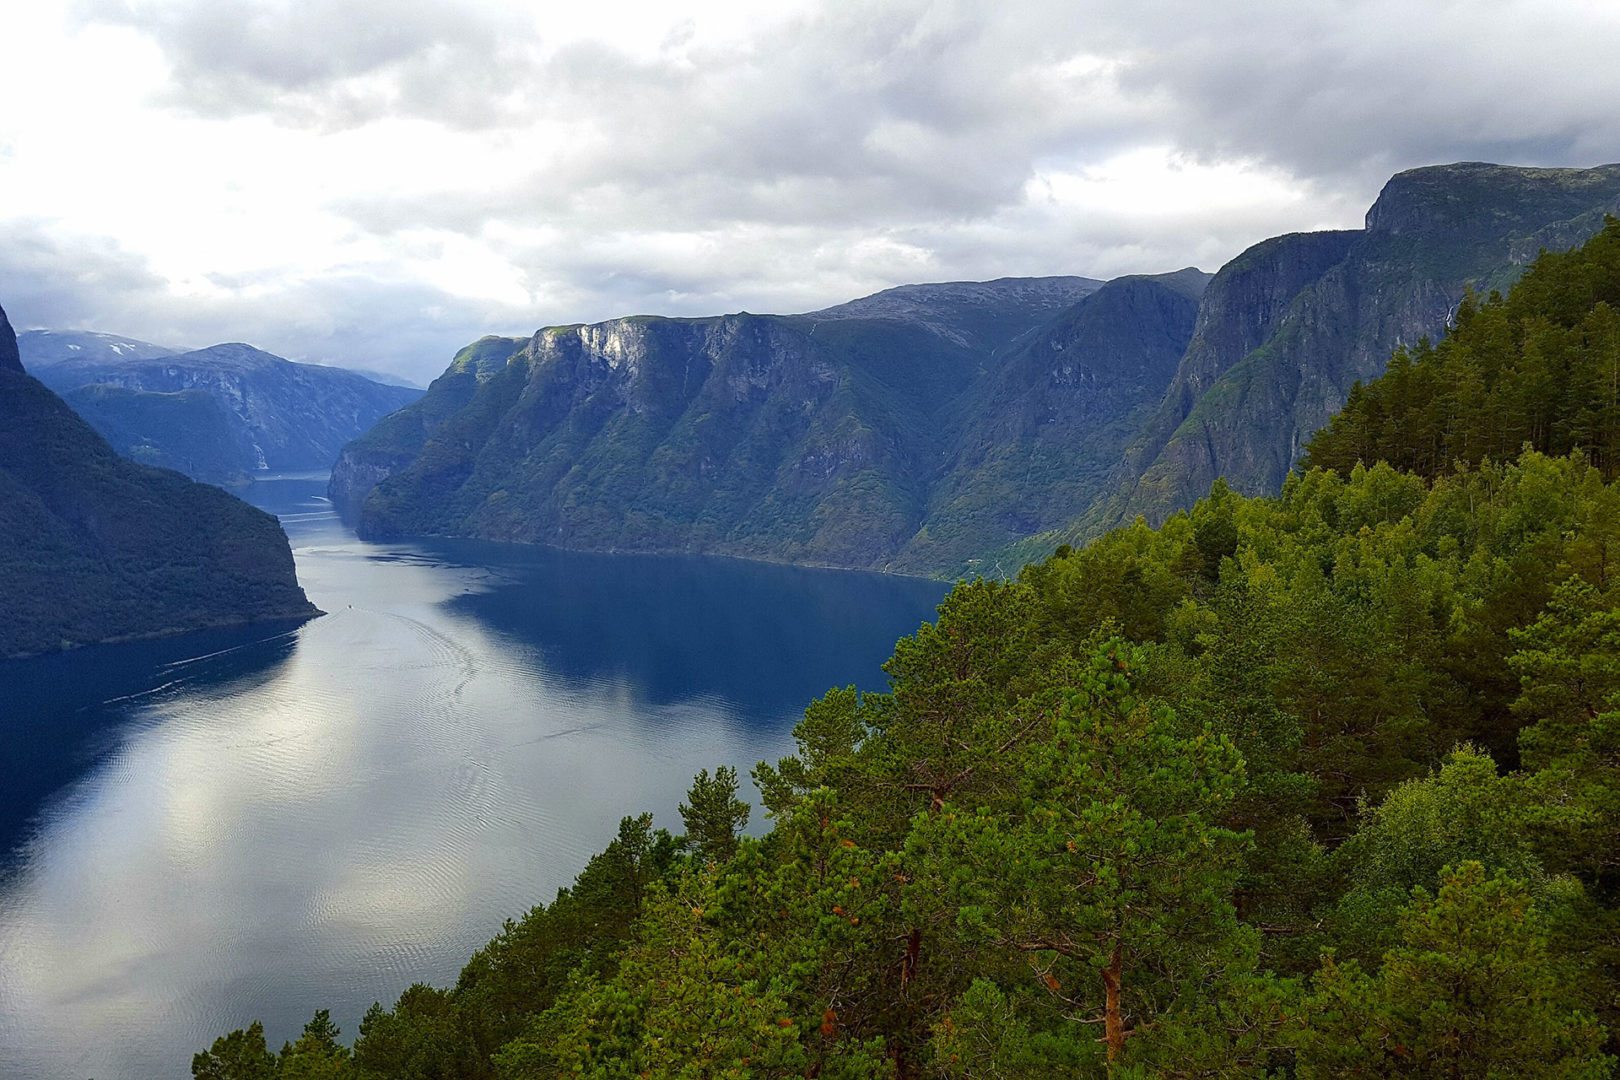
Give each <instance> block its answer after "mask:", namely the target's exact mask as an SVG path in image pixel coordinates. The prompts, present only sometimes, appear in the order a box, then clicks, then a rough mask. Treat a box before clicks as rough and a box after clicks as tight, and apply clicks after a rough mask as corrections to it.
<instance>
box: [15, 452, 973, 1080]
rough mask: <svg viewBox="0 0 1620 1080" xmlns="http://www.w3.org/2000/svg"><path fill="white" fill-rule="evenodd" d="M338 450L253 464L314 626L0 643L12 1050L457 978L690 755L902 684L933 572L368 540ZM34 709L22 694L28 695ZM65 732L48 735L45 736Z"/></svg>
mask: <svg viewBox="0 0 1620 1080" xmlns="http://www.w3.org/2000/svg"><path fill="white" fill-rule="evenodd" d="M320 487H321V482H320V479H319V478H301V479H289V480H284V481H280V482H275V483H269V484H262V485H260V486H259V487H258V489H257V490H256V491H255V493H254V494H255V499H256V501H259V502H260V503H261V504H262V505H266V506H267V507H268V508H270V509H272V510H274V511H276V512H277V513H279V514H281V515H282V516H283V520H284V522H285V523H286V526H287V529H288V532H289V535H290V536H291V537H292V539H293V542H294V546H295V549H296V555H297V558H298V565H299V574H300V578H301V580H302V581H303V582H304V584H305V587H306V589H307V590H308V591H309V593H310V595H311V598H312V599H313V600H314V601H315V602H316V603H317V604H318V605H320V606H321V607H322V608H324V609H325V610H326V611H328V612H329V613H330V614H329V615H327V616H326V617H324V618H321V619H318V620H316V621H314V622H311V623H308V624H306V625H305V626H303V627H302V628H300V629H299V630H297V631H296V633H293V634H280V635H276V634H273V633H271V634H265V635H263V636H261V637H258V638H255V637H254V636H253V634H251V633H250V634H239V635H236V636H235V637H234V639H233V638H232V637H231V636H229V635H227V636H226V637H225V638H223V639H222V638H220V637H219V636H212V637H209V638H206V639H205V638H197V639H188V640H187V641H185V642H166V643H160V644H157V645H151V646H129V647H122V648H120V649H110V650H95V651H87V652H83V653H76V654H71V655H69V656H65V657H55V658H49V659H46V660H41V661H31V662H28V663H25V664H17V665H6V666H4V667H0V701H5V702H6V703H7V706H8V711H7V714H6V720H5V722H4V724H3V725H0V739H3V740H4V742H3V743H0V750H5V751H8V752H9V754H8V756H11V755H16V756H14V757H11V760H10V761H8V763H7V764H6V765H5V766H3V768H4V769H5V770H6V771H5V772H4V773H0V775H3V776H4V778H5V783H6V786H5V788H4V789H0V790H3V792H4V795H3V797H0V811H3V816H0V835H3V836H5V837H6V838H7V849H8V850H10V851H11V852H12V854H11V856H10V869H9V871H7V872H6V877H5V878H4V881H3V884H0V1063H3V1069H0V1071H3V1072H4V1075H5V1076H7V1077H8V1078H10V1077H19V1078H31V1077H52V1078H55V1077H61V1076H96V1077H99V1078H101V1080H116V1078H121V1077H130V1078H136V1080H141V1078H146V1077H154V1078H155V1077H159V1076H176V1075H184V1074H185V1069H186V1063H187V1061H188V1060H189V1056H190V1054H191V1053H192V1052H193V1051H194V1050H195V1049H197V1048H199V1047H201V1046H203V1045H205V1044H206V1042H207V1041H208V1040H209V1039H211V1038H212V1037H213V1035H215V1034H217V1033H219V1032H221V1031H223V1030H226V1029H228V1028H231V1027H235V1026H239V1025H241V1024H243V1023H246V1022H247V1021H249V1020H251V1019H254V1018H256V1017H257V1018H262V1019H263V1020H264V1021H265V1023H266V1027H267V1029H268V1031H269V1034H270V1036H271V1038H272V1040H273V1041H274V1040H279V1039H282V1038H287V1037H290V1036H291V1035H292V1034H294V1033H295V1032H296V1030H297V1029H298V1027H299V1026H300V1025H301V1024H302V1022H303V1021H304V1020H305V1019H307V1014H308V1011H309V1010H310V1009H311V1008H314V1007H316V1006H325V1007H330V1008H332V1009H333V1012H334V1016H335V1018H336V1019H337V1020H338V1022H339V1023H340V1025H342V1026H343V1027H344V1028H345V1030H346V1031H349V1032H351V1033H352V1031H353V1029H354V1025H355V1023H356V1022H357V1021H358V1018H359V1015H360V1013H361V1012H362V1011H363V1010H364V1008H365V1007H366V1005H368V1004H369V1003H370V1002H371V1001H373V1000H375V999H379V998H381V999H384V1000H387V999H390V998H392V997H393V996H394V995H395V994H397V993H398V991H399V990H400V989H402V988H403V987H404V986H406V985H408V984H409V983H410V982H412V981H415V980H418V979H428V980H436V981H445V980H447V979H449V978H451V977H453V975H454V972H455V971H456V970H457V969H458V967H459V965H460V963H461V962H462V961H463V960H464V959H465V957H466V956H467V954H468V953H469V952H470V950H471V949H472V948H474V947H476V946H477V945H478V944H480V943H482V942H483V941H484V940H486V939H487V938H488V937H489V936H490V934H491V933H493V932H494V931H495V930H496V929H497V928H498V927H499V925H500V922H501V920H502V919H504V918H505V917H507V916H509V915H512V914H516V913H518V912H520V911H522V910H523V909H525V908H526V907H528V906H529V905H530V904H532V903H533V902H534V901H536V900H538V899H543V898H546V897H548V896H549V895H550V894H551V892H553V891H554V890H555V889H556V888H557V887H558V886H559V885H562V884H565V883H566V882H567V881H568V880H569V879H570V878H571V877H572V875H573V873H574V872H575V871H577V870H578V868H579V867H580V865H582V863H583V862H584V860H585V858H586V857H588V855H589V854H590V853H591V852H592V851H594V850H596V849H597V848H599V847H600V846H601V844H602V843H604V842H605V841H606V839H607V838H608V837H609V836H610V835H611V833H612V831H613V828H614V826H615V824H616V822H617V820H618V818H619V817H620V816H621V815H622V814H624V813H628V812H632V811H637V810H642V809H647V810H652V811H654V812H655V813H657V814H658V815H659V816H660V818H661V820H663V821H665V822H666V823H674V822H675V821H676V819H675V816H674V807H675V804H676V803H677V802H678V801H679V797H680V793H681V792H682V791H683V790H684V788H685V786H686V783H687V782H688V781H689V779H690V777H691V774H692V773H693V772H694V771H696V769H698V768H700V767H703V766H709V765H713V764H715V763H717V762H726V763H731V764H736V765H739V766H742V767H743V768H745V769H746V767H747V766H749V765H751V764H752V763H753V762H754V761H757V760H759V759H760V758H765V757H774V756H776V755H777V754H779V753H781V752H783V751H784V750H785V749H786V747H787V743H788V738H787V729H788V728H789V727H790V726H791V723H792V719H793V717H794V716H795V715H796V714H797V713H798V711H799V710H800V709H802V707H803V705H804V703H805V702H806V701H807V700H809V698H811V697H812V696H814V695H815V694H817V693H819V692H821V691H822V690H824V689H825V688H826V687H827V686H828V685H832V684H839V683H847V682H858V683H862V684H864V685H869V686H870V685H881V674H880V672H879V670H878V665H879V663H880V662H881V661H882V659H883V658H884V657H886V656H887V654H888V652H889V649H890V647H891V646H892V643H893V640H894V639H895V637H897V636H898V635H899V634H901V633H905V632H908V631H909V630H910V629H913V628H914V627H915V625H916V624H917V622H918V621H919V620H920V619H922V618H924V617H926V616H927V615H928V614H929V612H930V610H931V608H932V605H933V604H934V603H935V602H936V601H937V599H938V597H939V595H940V592H941V590H940V589H939V587H937V586H935V585H933V584H930V583H925V582H911V581H902V580H898V579H887V578H877V577H872V576H868V575H846V574H838V573H828V572H817V571H803V570H794V569H789V568H782V567H769V566H757V565H752V564H746V563H736V562H729V561H720V560H703V559H648V558H630V557H602V556H579V555H566V554H561V553H556V552H547V551H539V550H535V549H521V548H518V549H514V548H509V547H503V546H498V545H482V544H468V543H455V544H448V543H447V544H432V545H428V544H422V545H390V546H387V547H377V546H373V545H367V544H361V543H359V542H358V541H356V540H355V539H354V538H353V537H352V535H350V534H347V533H346V532H345V531H344V530H343V529H342V528H341V526H340V525H338V523H337V522H336V520H335V518H334V517H333V516H332V515H331V514H330V513H329V512H328V511H327V509H326V507H325V505H324V503H322V502H321V501H320V500H319V499H318V496H317V493H318V491H319V489H320ZM13 704H15V705H16V708H15V709H12V708H10V706H11V705H13ZM43 734H48V737H42V735H43Z"/></svg>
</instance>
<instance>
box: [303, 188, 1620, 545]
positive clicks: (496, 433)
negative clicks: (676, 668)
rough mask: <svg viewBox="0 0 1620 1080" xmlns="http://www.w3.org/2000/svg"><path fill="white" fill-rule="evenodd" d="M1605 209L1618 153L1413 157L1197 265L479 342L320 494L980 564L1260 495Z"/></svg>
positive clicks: (1615, 198) (894, 293) (361, 509)
mask: <svg viewBox="0 0 1620 1080" xmlns="http://www.w3.org/2000/svg"><path fill="white" fill-rule="evenodd" d="M1617 208H1620V166H1602V167H1598V168H1594V169H1531V168H1517V167H1511V166H1500V165H1487V164H1481V163H1463V164H1457V165H1447V166H1435V167H1431V168H1423V169H1414V170H1411V171H1408V172H1403V173H1400V174H1398V175H1396V176H1395V177H1393V178H1392V179H1391V180H1390V181H1389V182H1388V184H1387V185H1386V186H1385V188H1384V190H1383V192H1382V193H1381V194H1380V195H1379V197H1378V199H1377V201H1376V203H1375V204H1374V205H1373V207H1372V208H1371V209H1370V210H1369V212H1368V214H1367V219H1366V223H1365V227H1364V228H1362V229H1356V230H1340V231H1331V232H1319V233H1297V234H1290V235H1286V236H1279V237H1275V238H1272V239H1270V240H1266V241H1264V242H1262V243H1260V244H1257V245H1255V246H1254V247H1252V248H1250V249H1249V250H1247V251H1245V252H1243V253H1242V254H1241V255H1239V256H1238V257H1237V258H1235V259H1233V260H1232V261H1231V262H1230V263H1228V264H1227V265H1226V266H1224V267H1222V268H1221V270H1220V272H1219V273H1217V274H1216V275H1215V276H1214V278H1213V279H1210V278H1209V277H1208V276H1207V275H1204V274H1202V273H1200V272H1199V271H1196V270H1186V271H1181V272H1178V273H1177V274H1168V275H1158V276H1143V277H1130V278H1121V279H1118V280H1116V281H1112V282H1108V283H1106V284H1104V283H1099V282H1097V281H1095V280H1092V279H1088V278H1074V277H1070V278H1040V279H1002V280H999V281H991V282H951V283H944V284H938V285H909V286H902V287H899V288H895V289H890V290H887V291H885V292H881V293H877V294H875V295H873V296H869V297H865V298H863V299H860V300H855V301H852V302H850V303H847V304H842V305H839V306H837V307H833V308H828V309H825V310H823V311H818V312H812V313H809V314H806V315H798V316H766V315H749V314H746V313H744V314H739V315H733V316H723V317H715V318H711V319H684V320H682V319H659V318H652V317H641V318H634V319H618V320H611V321H609V322H606V323H600V324H596V325H594V326H571V327H552V328H548V329H546V330H543V331H541V332H540V333H539V334H537V335H536V336H535V338H534V339H533V340H531V341H530V342H529V343H528V344H526V345H524V346H522V347H521V348H519V347H518V346H517V345H516V344H515V343H512V342H510V341H505V340H502V341H494V342H492V341H488V340H486V342H482V343H480V344H479V345H478V346H475V347H473V348H474V352H475V353H476V354H477V355H476V358H473V357H470V356H469V354H467V353H463V354H462V356H461V357H458V360H457V362H456V364H454V365H452V368H451V371H449V372H447V373H446V376H445V377H444V378H443V379H441V380H440V381H439V382H436V383H435V384H434V387H433V388H430V390H429V393H428V395H427V397H426V398H424V399H423V401H422V402H420V403H418V405H417V406H415V407H414V411H413V409H407V410H405V411H404V412H402V413H401V414H400V415H399V417H398V418H397V422H396V423H394V424H391V425H389V426H388V427H387V428H386V430H383V429H379V432H378V433H377V434H376V436H375V437H374V436H370V435H368V436H367V437H365V438H362V439H360V440H358V441H356V442H355V443H354V444H352V445H351V446H350V447H349V448H347V449H346V450H345V453H344V456H343V458H342V459H341V460H340V462H339V466H338V470H337V473H336V474H335V478H334V484H333V495H334V499H335V500H336V501H338V502H339V504H340V505H342V506H344V507H345V508H346V510H347V511H348V512H349V513H350V514H352V515H353V516H355V517H357V519H358V521H359V526H360V528H361V530H362V532H363V533H365V534H366V535H373V536H397V535H403V534H409V533H432V534H448V535H475V536H484V537H492V538H498V539H507V540H518V541H525V542H543V543H552V544H558V545H561V546H566V547H584V548H598V549H611V550H619V549H627V550H651V551H668V550H679V551H710V552H718V553H726V554H733V555H743V556H750V557H756V558H768V559H783V560H788V561H795V562H808V563H827V564H831V565H838V566H858V567H869V568H876V569H885V570H896V571H905V572H917V573H961V572H970V573H971V572H989V573H997V572H1009V571H1011V570H1013V569H1015V568H1016V567H1017V566H1018V565H1020V564H1021V563H1023V562H1024V561H1027V560H1028V559H1029V558H1032V557H1035V556H1037V555H1039V554H1041V553H1042V551H1043V550H1050V549H1051V548H1052V547H1054V546H1056V544H1057V543H1058V542H1059V541H1061V540H1070V539H1084V538H1086V537H1089V536H1092V535H1096V534H1097V533H1099V532H1101V531H1103V530H1105V529H1107V528H1109V527H1111V526H1113V525H1115V524H1118V523H1120V522H1123V521H1128V520H1130V519H1131V518H1133V517H1135V516H1137V515H1138V514H1141V515H1145V516H1146V517H1147V518H1149V519H1150V520H1153V521H1158V520H1162V519H1163V518H1164V517H1166V516H1167V515H1168V514H1169V513H1171V512H1172V511H1174V510H1176V509H1179V508H1184V507H1186V506H1189V505H1191V503H1192V502H1193V501H1194V500H1195V499H1196V498H1198V497H1199V496H1200V495H1202V494H1203V493H1204V492H1206V491H1208V490H1209V487H1210V485H1211V483H1212V482H1213V481H1214V480H1215V479H1216V478H1217V477H1222V476H1224V477H1226V478H1227V479H1228V481H1229V483H1230V484H1231V486H1232V487H1234V488H1235V489H1237V490H1238V491H1241V492H1245V493H1263V492H1272V491H1276V490H1277V489H1278V488H1279V487H1280V486H1281V484H1282V481H1283V478H1284V477H1285V476H1286V475H1287V474H1288V472H1289V470H1290V469H1291V468H1292V467H1293V465H1294V463H1295V461H1296V460H1297V458H1298V456H1299V454H1300V452H1301V448H1302V447H1303V446H1304V445H1305V442H1306V440H1307V439H1308V438H1309V436H1310V435H1311V433H1312V432H1314V431H1316V430H1317V429H1318V428H1319V427H1321V426H1322V424H1323V423H1324V422H1325V421H1326V420H1327V418H1328V417H1330V416H1331V415H1332V414H1333V413H1334V412H1335V411H1337V410H1338V409H1339V408H1340V407H1341V406H1342V405H1343V404H1344V402H1345V400H1346V399H1347V397H1348V395H1349V393H1350V390H1351V387H1352V386H1354V385H1355V384H1356V383H1357V382H1358V381H1364V380H1366V379H1369V378H1371V377H1373V376H1376V375H1377V374H1378V373H1379V372H1381V371H1382V370H1383V368H1384V365H1385V362H1386V360H1387V358H1388V356H1389V355H1390V353H1391V352H1392V350H1394V349H1396V348H1397V347H1399V346H1402V345H1413V344H1415V343H1417V342H1418V341H1419V340H1421V339H1422V338H1424V337H1434V336H1437V335H1440V334H1442V333H1443V332H1444V331H1445V329H1446V327H1447V324H1448V321H1449V320H1450V319H1451V317H1452V315H1453V313H1454V312H1455V311H1456V310H1457V307H1458V304H1459V303H1460V302H1461V300H1462V298H1463V296H1464V295H1465V293H1466V292H1467V291H1468V290H1470V289H1473V290H1476V291H1479V292H1482V293H1488V292H1490V291H1492V290H1498V289H1502V288H1505V287H1507V286H1508V285H1510V284H1511V283H1512V282H1514V281H1515V280H1517V278H1518V277H1519V275H1520V274H1521V273H1522V272H1523V270H1524V268H1525V266H1526V265H1528V263H1529V262H1530V261H1531V260H1533V259H1534V258H1535V256H1536V253H1537V252H1538V251H1540V250H1542V249H1543V248H1547V249H1552V250H1562V249H1567V248H1569V247H1571V246H1574V245H1576V244H1578V243H1580V242H1581V241H1583V240H1585V239H1586V238H1588V237H1590V236H1591V235H1592V234H1593V233H1595V232H1596V231H1597V230H1598V229H1599V228H1600V227H1601V225H1602V223H1603V219H1604V215H1605V213H1607V212H1609V211H1611V210H1615V209H1617ZM373 488H374V489H375V490H374V491H373V490H372V489H373Z"/></svg>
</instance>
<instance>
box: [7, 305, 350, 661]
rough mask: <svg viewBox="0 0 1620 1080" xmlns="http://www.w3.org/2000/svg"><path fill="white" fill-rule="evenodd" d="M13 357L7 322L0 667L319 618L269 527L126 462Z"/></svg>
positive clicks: (210, 492) (238, 507)
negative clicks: (144, 640) (76, 651)
mask: <svg viewBox="0 0 1620 1080" xmlns="http://www.w3.org/2000/svg"><path fill="white" fill-rule="evenodd" d="M15 356H16V348H15V335H14V333H13V331H12V328H11V325H10V323H9V321H8V320H6V319H5V316H4V314H3V312H0V505H3V506H4V507H5V509H6V512H5V514H3V515H0V657H5V658H9V657H15V656H21V655H31V654H36V653H42V652H51V651H56V650H58V649H63V648H70V647H74V646H78V645H86V644H92V643H97V642H109V641H123V640H130V639H134V638H141V637H155V636H163V635H168V634H175V633H183V632H186V631H190V630H199V629H203V628H207V627H214V626H226V625H235V624H242V623H254V622H263V621H280V620H293V621H301V620H304V619H307V618H309V617H311V616H313V615H315V614H318V612H317V611H316V609H315V607H314V605H312V604H311V603H310V602H309V600H308V598H307V597H306V596H305V595H304V591H303V589H301V588H300V587H299V585H298V579H297V574H296V571H295V569H294V566H293V558H292V551H291V549H290V548H289V547H288V544H287V537H286V534H285V533H283V532H282V530H281V525H280V523H279V522H278V521H277V520H276V519H275V518H274V517H273V516H271V515H269V514H267V513H265V512H263V511H262V510H258V509H255V508H254V507H251V506H249V505H247V504H246V503H244V502H242V501H241V500H239V499H237V498H236V497H235V496H232V495H229V494H227V493H225V492H224V491H221V490H219V489H218V488H215V487H211V486H209V485H207V484H202V483H197V482H195V481H192V480H189V479H187V478H186V477H184V476H182V475H180V474H179V473H177V472H172V471H169V470H167V469H155V468H149V467H147V466H143V465H138V464H135V463H133V462H130V461H127V460H125V459H123V458H121V457H119V456H118V455H117V454H115V453H114V451H113V449H112V447H111V446H110V445H108V443H107V442H106V440H104V439H102V438H101V436H100V435H98V434H96V432H95V431H94V429H92V428H91V427H90V425H89V424H88V423H86V422H85V421H84V420H83V419H82V418H81V417H79V416H78V415H77V414H76V413H74V412H73V410H72V409H71V408H69V406H68V405H67V404H66V403H65V402H64V401H63V400H62V399H61V398H59V397H58V396H57V395H56V394H54V393H52V392H51V390H50V389H49V388H47V387H46V386H45V385H44V384H43V383H41V382H40V381H39V380H37V379H35V378H34V377H33V376H31V375H29V374H28V373H27V372H26V371H25V370H24V369H23V367H22V365H21V363H20V362H12V358H14V357H15Z"/></svg>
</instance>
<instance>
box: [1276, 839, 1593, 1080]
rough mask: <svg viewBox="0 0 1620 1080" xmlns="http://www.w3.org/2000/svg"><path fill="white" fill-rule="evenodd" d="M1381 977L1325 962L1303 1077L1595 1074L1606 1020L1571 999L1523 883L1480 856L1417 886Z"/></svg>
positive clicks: (1304, 1048)
mask: <svg viewBox="0 0 1620 1080" xmlns="http://www.w3.org/2000/svg"><path fill="white" fill-rule="evenodd" d="M1398 935H1399V944H1397V945H1396V946H1395V947H1394V948H1392V949H1391V950H1390V951H1389V952H1387V953H1386V954H1385V955H1384V961H1383V965H1382V967H1381V968H1380V970H1379V972H1378V974H1377V975H1376V976H1372V975H1367V974H1365V973H1363V972H1362V971H1361V970H1360V969H1359V968H1358V967H1357V966H1356V965H1355V964H1353V963H1346V964H1343V965H1341V964H1338V963H1335V962H1334V961H1332V960H1329V961H1327V962H1326V963H1325V964H1324V965H1323V967H1322V970H1321V972H1319V973H1318V975H1317V977H1316V980H1315V986H1314V992H1313V994H1312V996H1311V998H1310V999H1309V1001H1308V1004H1307V1008H1308V1013H1307V1021H1306V1024H1305V1025H1304V1033H1303V1036H1302V1040H1301V1047H1300V1069H1299V1075H1300V1076H1301V1078H1302V1080H1311V1078H1315V1077H1386V1076H1423V1077H1427V1076H1477V1077H1494V1078H1503V1080H1506V1078H1508V1077H1568V1078H1572V1080H1573V1078H1577V1077H1580V1078H1591V1080H1598V1078H1601V1077H1606V1076H1609V1075H1611V1070H1612V1068H1613V1066H1614V1059H1613V1058H1610V1057H1608V1056H1606V1055H1604V1054H1603V1053H1602V1052H1601V1050H1600V1047H1601V1045H1602V1042H1603V1032H1602V1029H1601V1028H1600V1027H1599V1026H1598V1025H1597V1023H1596V1021H1595V1020H1594V1019H1593V1018H1592V1017H1590V1016H1589V1015H1586V1014H1584V1013H1582V1012H1580V1011H1579V1010H1578V1009H1575V1008H1573V1007H1572V1002H1571V1001H1570V995H1569V993H1568V991H1567V990H1566V989H1565V987H1564V986H1563V985H1562V984H1561V981H1560V979H1559V977H1558V971H1557V968H1556V967H1555V965H1554V963H1553V960H1552V957H1551V956H1550V954H1549V950H1548V944H1547V934H1546V929H1545V924H1544V920H1543V918H1542V916H1541V914H1540V912H1539V911H1538V910H1537V908H1536V906H1535V904H1534V903H1533V901H1532V900H1531V898H1530V893H1529V891H1528V890H1527V889H1526V888H1525V887H1524V885H1523V884H1522V883H1520V882H1518V881H1515V880H1514V879H1513V878H1511V877H1508V876H1506V875H1504V874H1497V875H1494V876H1487V875H1486V873H1485V869H1484V867H1483V866H1481V864H1479V863H1478V862H1465V863H1463V864H1462V865H1461V866H1459V867H1457V868H1456V869H1454V870H1453V869H1450V868H1448V869H1447V870H1446V871H1445V872H1444V873H1442V874H1441V875H1440V888H1439V892H1438V894H1436V895H1430V894H1429V893H1428V892H1426V891H1425V890H1422V889H1419V890H1417V891H1416V892H1414V894H1413V900H1412V903H1411V905H1410V906H1409V907H1407V908H1406V909H1405V911H1404V912H1403V913H1402V915H1401V919H1400V925H1399V929H1398Z"/></svg>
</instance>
